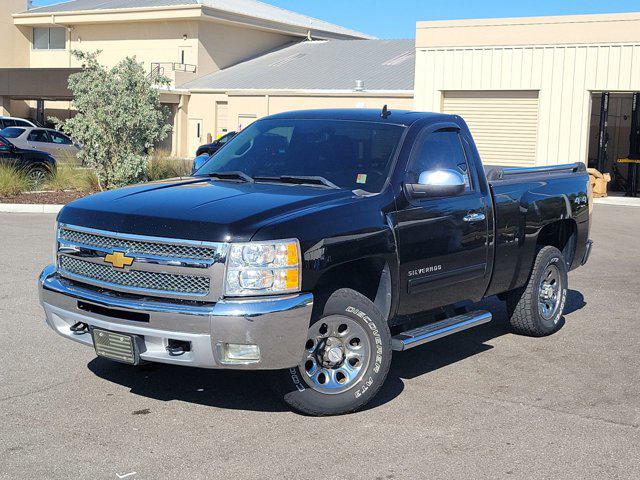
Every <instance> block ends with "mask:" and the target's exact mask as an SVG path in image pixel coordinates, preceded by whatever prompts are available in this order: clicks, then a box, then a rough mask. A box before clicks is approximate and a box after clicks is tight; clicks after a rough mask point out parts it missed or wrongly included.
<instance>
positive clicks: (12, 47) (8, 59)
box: [0, 0, 29, 68]
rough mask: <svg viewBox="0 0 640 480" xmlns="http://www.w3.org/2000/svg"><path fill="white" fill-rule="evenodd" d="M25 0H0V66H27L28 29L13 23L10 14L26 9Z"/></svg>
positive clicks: (26, 2)
mask: <svg viewBox="0 0 640 480" xmlns="http://www.w3.org/2000/svg"><path fill="white" fill-rule="evenodd" d="M27 4H28V1H27V0H0V68H11V67H28V66H29V40H28V38H27V36H25V32H26V31H28V29H22V28H18V27H16V26H14V25H13V18H12V16H11V15H12V14H13V13H17V12H22V11H24V10H26V9H27Z"/></svg>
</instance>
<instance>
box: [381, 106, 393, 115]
mask: <svg viewBox="0 0 640 480" xmlns="http://www.w3.org/2000/svg"><path fill="white" fill-rule="evenodd" d="M389 115H391V110H389V109H388V108H387V106H386V105H385V106H384V107H382V113H381V114H380V116H381V117H382V118H388V117H389Z"/></svg>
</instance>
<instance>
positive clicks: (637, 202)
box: [593, 197, 640, 207]
mask: <svg viewBox="0 0 640 480" xmlns="http://www.w3.org/2000/svg"><path fill="white" fill-rule="evenodd" d="M593 203H594V204H595V205H617V206H624V207H640V197H637V198H632V197H602V198H594V199H593Z"/></svg>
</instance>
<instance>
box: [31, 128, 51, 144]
mask: <svg viewBox="0 0 640 480" xmlns="http://www.w3.org/2000/svg"><path fill="white" fill-rule="evenodd" d="M27 140H29V141H30V142H48V141H49V135H47V132H45V131H44V130H33V131H32V132H31V133H30V134H29V137H28V138H27Z"/></svg>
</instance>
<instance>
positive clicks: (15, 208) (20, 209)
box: [0, 203, 64, 213]
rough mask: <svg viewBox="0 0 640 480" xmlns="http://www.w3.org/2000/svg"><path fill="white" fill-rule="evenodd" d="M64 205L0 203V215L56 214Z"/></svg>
mask: <svg viewBox="0 0 640 480" xmlns="http://www.w3.org/2000/svg"><path fill="white" fill-rule="evenodd" d="M62 207H64V205H44V204H32V203H0V213H58V212H59V211H60V210H62Z"/></svg>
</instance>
